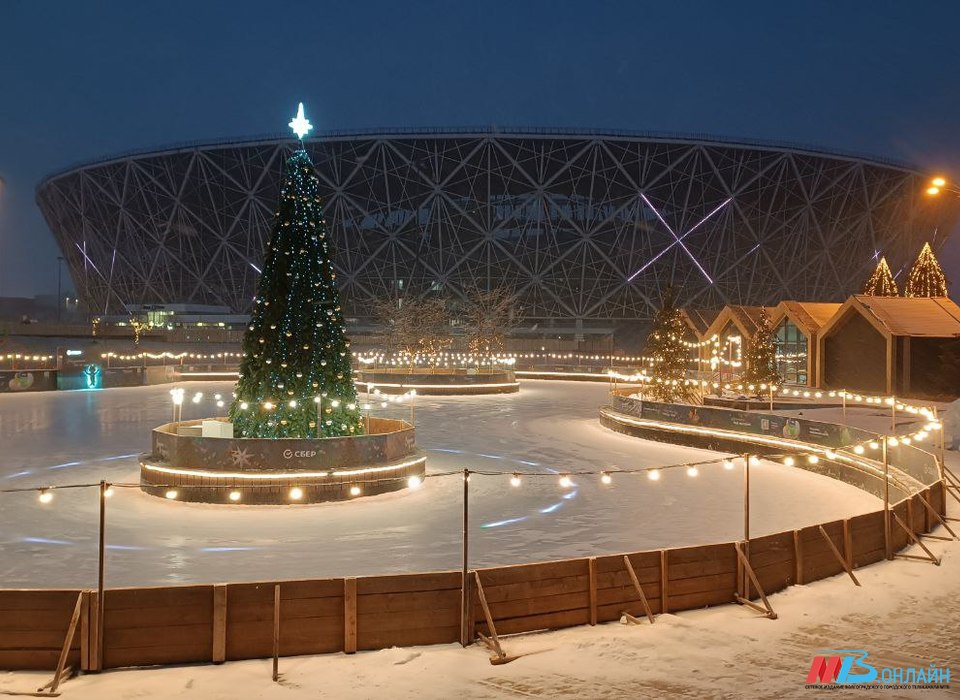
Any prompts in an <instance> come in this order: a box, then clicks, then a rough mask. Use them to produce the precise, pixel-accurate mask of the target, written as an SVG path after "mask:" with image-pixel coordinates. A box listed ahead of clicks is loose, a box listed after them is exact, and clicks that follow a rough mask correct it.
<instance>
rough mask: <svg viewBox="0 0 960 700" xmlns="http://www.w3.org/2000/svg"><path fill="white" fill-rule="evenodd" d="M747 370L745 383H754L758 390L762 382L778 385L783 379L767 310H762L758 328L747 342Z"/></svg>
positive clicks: (744, 375) (744, 374) (745, 358)
mask: <svg viewBox="0 0 960 700" xmlns="http://www.w3.org/2000/svg"><path fill="white" fill-rule="evenodd" d="M743 359H744V363H745V364H746V370H745V371H744V373H743V383H744V384H746V385H752V386H754V387H755V388H756V389H757V390H759V389H760V385H761V384H767V385H770V384H773V385H774V386H778V385H779V384H780V383H781V382H782V381H783V379H782V378H781V377H780V375H779V374H777V346H776V344H775V343H774V339H773V329H772V328H771V327H770V317H769V316H767V312H766V310H761V311H760V318H759V319H758V320H757V330H756V332H755V333H754V334H753V337H752V338H750V342H749V343H747V350H746V352H745V353H744V358H743Z"/></svg>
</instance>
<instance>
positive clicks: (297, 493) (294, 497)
mask: <svg viewBox="0 0 960 700" xmlns="http://www.w3.org/2000/svg"><path fill="white" fill-rule="evenodd" d="M301 498H303V489H302V488H300V487H299V486H294V487H293V488H292V489H290V500H291V501H299V500H300V499H301Z"/></svg>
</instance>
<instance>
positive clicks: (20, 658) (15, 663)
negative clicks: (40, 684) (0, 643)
mask: <svg viewBox="0 0 960 700" xmlns="http://www.w3.org/2000/svg"><path fill="white" fill-rule="evenodd" d="M62 641H63V640H62V639H61V643H62ZM59 656H60V650H59V649H27V650H23V649H0V669H4V670H7V671H20V670H23V671H31V670H35V671H36V670H39V671H53V670H54V669H55V668H56V666H57V658H58V657H59ZM67 663H68V664H69V665H71V666H72V665H76V664H79V663H80V650H79V649H77V650H72V651H71V652H70V654H69V655H68V656H67Z"/></svg>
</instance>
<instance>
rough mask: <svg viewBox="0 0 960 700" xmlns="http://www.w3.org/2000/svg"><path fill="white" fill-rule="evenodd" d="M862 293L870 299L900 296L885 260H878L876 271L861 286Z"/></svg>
mask: <svg viewBox="0 0 960 700" xmlns="http://www.w3.org/2000/svg"><path fill="white" fill-rule="evenodd" d="M863 293H864V294H865V295H866V296H870V297H895V296H899V295H900V290H899V289H897V281H896V280H895V279H893V274H892V273H891V272H890V267H889V266H888V265H887V259H886V258H880V262H879V263H878V264H877V269H876V270H874V271H873V274H872V275H870V279H868V280H867V283H866V284H865V285H863Z"/></svg>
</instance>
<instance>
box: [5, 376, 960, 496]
mask: <svg viewBox="0 0 960 700" xmlns="http://www.w3.org/2000/svg"><path fill="white" fill-rule="evenodd" d="M392 398H395V399H396V398H398V397H392ZM201 399H202V395H201ZM217 400H218V401H219V400H222V399H217ZM194 401H195V402H197V401H198V400H197V399H196V395H195V398H194ZM941 428H942V423H941V422H940V421H938V420H936V419H931V420H928V421H927V422H926V423H925V424H924V425H923V426H922V427H920V428H918V429H916V430H912V431H910V432H908V433H905V434H900V435H896V436H893V435H890V436H882V435H875V436H874V437H872V438H868V439H865V440H862V441H858V442H855V443H852V444H849V445H845V446H843V447H836V448H831V447H820V446H812V445H810V444H808V443H798V442H793V441H789V440H778V441H777V442H778V444H780V445H783V446H785V447H788V448H791V449H793V450H795V451H792V452H790V453H777V454H766V455H764V457H763V458H762V459H763V460H766V461H779V462H780V463H782V464H783V465H784V466H787V467H794V466H797V465H798V464H799V462H800V461H801V460H803V461H805V462H806V463H807V464H808V465H811V466H813V465H817V464H819V463H820V461H821V460H822V459H826V460H828V461H834V462H846V463H849V464H853V465H857V466H860V467H866V468H869V469H871V470H872V471H873V472H874V473H875V474H878V475H880V474H882V473H883V472H882V470H881V469H880V468H879V467H878V466H877V465H878V463H879V462H878V460H876V459H872V458H870V457H864V455H866V454H869V452H876V451H878V450H881V449H882V448H884V443H886V447H890V448H894V447H897V446H899V445H905V446H911V445H913V444H914V443H921V442H923V441H925V440H927V439H929V438H931V437H932V436H933V434H934V433H935V432H937V431H939V430H941ZM887 458H888V456H887V455H886V451H885V450H884V459H887ZM747 459H748V460H749V464H750V466H758V465H760V464H761V461H762V460H761V457H760V456H758V455H755V454H754V455H750V454H747V453H744V454H721V455H718V456H715V457H711V458H709V459H703V460H697V461H687V462H680V463H673V464H666V465H658V466H645V467H635V468H623V467H606V468H602V469H575V470H566V471H559V472H558V471H556V470H550V471H524V472H521V471H516V470H514V471H500V470H485V469H462V470H455V471H442V472H432V473H429V474H425V475H423V476H417V475H413V476H409V477H406V486H407V488H409V489H413V490H415V489H418V488H420V487H421V486H422V485H423V483H424V481H425V480H427V479H442V478H448V477H455V476H456V477H460V478H466V479H467V480H469V479H470V477H471V476H473V475H477V476H482V477H494V478H506V479H508V483H509V484H510V486H511V487H512V488H514V489H516V488H520V487H522V486H523V484H524V482H525V480H527V479H534V480H541V479H556V482H557V485H558V486H559V487H560V488H561V489H564V490H569V489H572V488H574V487H575V486H577V483H576V482H575V481H574V479H575V478H577V477H597V478H598V480H599V482H600V484H601V485H603V486H612V485H614V480H615V478H618V477H624V476H626V477H630V476H636V475H641V476H646V478H647V479H648V480H649V481H651V482H659V481H661V479H662V478H663V475H664V474H665V473H671V472H678V471H680V470H682V471H683V472H684V473H685V475H686V476H687V477H688V478H696V477H698V476H699V475H700V469H701V467H707V466H714V465H720V466H722V468H723V470H724V471H728V472H729V471H734V470H735V469H736V467H737V465H738V464H739V465H740V466H741V467H744V466H745V464H744V460H747ZM400 478H402V477H400ZM397 479H398V477H386V478H383V477H381V478H370V479H361V480H357V481H354V482H351V485H350V488H349V494H350V496H351V498H355V497H359V496H362V495H363V493H364V488H363V487H364V486H369V485H372V484H373V485H375V484H380V483H384V482H391V483H395V482H396V481H397ZM104 483H105V486H106V491H105V494H104V495H105V496H106V497H111V496H113V494H114V489H115V488H136V489H140V488H141V484H139V483H127V482H104ZM99 486H100V484H99V483H80V484H64V485H50V486H39V487H37V486H32V487H15V488H4V489H0V494H15V493H31V492H32V493H36V494H37V500H38V502H39V503H40V504H41V505H49V504H50V503H52V502H53V499H54V493H55V492H56V491H61V490H66V489H81V488H93V487H99ZM182 487H183V485H181V484H176V483H170V484H159V483H152V484H150V488H151V489H155V490H158V491H161V490H162V491H164V496H165V497H166V498H167V499H168V500H177V499H178V497H179V495H180V493H179V490H178V489H180V488H182ZM312 487H314V488H315V487H316V486H312ZM189 488H190V489H191V490H197V489H217V490H223V488H224V487H223V486H221V485H206V484H197V485H193V484H191V485H190V486H189ZM262 488H268V489H276V485H275V484H256V483H251V484H245V485H244V486H243V487H234V488H231V490H230V491H229V492H228V493H227V496H226V499H227V501H228V502H230V503H241V502H242V501H243V494H244V492H245V491H250V490H256V489H262ZM307 488H311V487H308V486H306V485H293V486H291V487H290V488H289V489H288V491H287V498H288V500H289V502H291V503H296V502H298V501H300V500H302V498H303V496H304V493H305V489H307ZM320 488H323V486H322V485H321V486H320Z"/></svg>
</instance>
